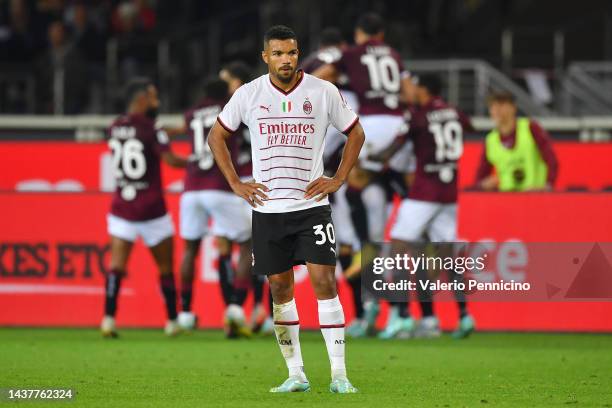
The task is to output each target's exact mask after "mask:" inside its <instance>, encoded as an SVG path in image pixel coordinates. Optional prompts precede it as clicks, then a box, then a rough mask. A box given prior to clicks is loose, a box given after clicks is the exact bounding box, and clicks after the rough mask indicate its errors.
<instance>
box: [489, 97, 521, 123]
mask: <svg viewBox="0 0 612 408" xmlns="http://www.w3.org/2000/svg"><path fill="white" fill-rule="evenodd" d="M489 114H490V115H491V119H493V122H495V124H496V125H497V126H499V125H500V124H505V123H508V122H510V121H513V120H514V119H515V118H516V106H514V104H513V103H510V102H491V104H489Z"/></svg>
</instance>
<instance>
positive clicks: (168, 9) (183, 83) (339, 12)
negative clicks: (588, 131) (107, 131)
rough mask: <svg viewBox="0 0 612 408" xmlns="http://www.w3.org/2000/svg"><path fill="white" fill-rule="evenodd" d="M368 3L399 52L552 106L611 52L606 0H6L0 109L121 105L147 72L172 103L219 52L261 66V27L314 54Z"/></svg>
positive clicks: (0, 32) (210, 68) (222, 57)
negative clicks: (123, 92) (125, 89)
mask: <svg viewBox="0 0 612 408" xmlns="http://www.w3.org/2000/svg"><path fill="white" fill-rule="evenodd" d="M364 9H370V10H373V11H376V12H378V13H380V14H381V15H382V16H383V17H384V18H385V21H386V22H387V30H386V31H387V34H386V38H387V41H388V42H389V43H390V44H391V45H392V46H394V47H395V48H396V49H398V50H400V52H401V53H402V56H403V57H404V58H406V59H408V60H410V59H420V60H423V59H435V58H445V59H448V58H477V59H480V60H483V61H487V62H488V63H490V64H492V65H493V66H495V67H497V68H499V69H500V70H501V71H502V72H503V73H504V74H506V75H508V76H509V77H510V78H512V79H514V80H516V81H517V82H518V83H520V84H522V85H523V86H524V87H526V88H528V89H529V90H530V92H531V93H532V96H534V98H535V99H536V100H539V101H540V102H541V103H542V104H544V105H546V106H549V107H552V108H558V109H557V110H563V109H561V107H560V104H561V103H562V102H560V101H559V100H560V99H561V98H554V94H555V93H556V92H560V87H561V85H562V81H563V78H564V77H565V74H566V72H567V69H568V64H567V63H568V61H573V60H590V61H593V60H595V61H600V60H605V59H609V58H610V57H612V3H610V2H608V1H605V0H591V1H586V2H582V3H581V18H580V19H576V18H575V17H574V15H575V8H574V3H573V2H549V1H543V2H532V1H523V0H511V1H506V0H493V1H484V0H414V1H400V0H390V1H367V0H359V1H346V0H335V1H321V0H310V1H305V0H294V1H291V2H286V1H277V0H265V1H246V0H237V1H234V2H232V7H231V8H228V7H227V4H226V2H224V1H220V0H175V1H162V0H87V1H86V0H0V111H2V112H3V113H38V114H43V113H47V114H79V113H111V112H116V111H117V109H118V103H119V101H120V89H121V86H122V84H125V82H126V81H127V80H129V79H130V78H132V77H134V76H140V75H146V76H149V77H152V78H155V80H156V81H157V83H158V84H159V85H160V89H161V91H162V95H161V96H162V102H163V103H162V106H163V108H162V110H163V111H165V112H176V111H179V110H182V109H184V108H185V107H187V106H188V105H189V104H190V103H192V102H193V100H194V99H195V98H196V97H197V95H194V93H195V92H197V90H198V89H200V87H197V86H194V85H199V84H200V83H201V81H202V78H204V77H206V76H207V75H209V74H213V73H216V72H218V70H219V68H220V67H221V66H222V65H223V64H224V63H226V62H228V61H232V60H237V59H239V60H243V61H245V62H247V63H248V64H250V65H251V66H257V64H258V59H257V53H254V52H253V50H257V49H259V47H260V44H259V42H258V41H259V38H261V33H262V32H263V30H264V29H265V27H268V26H269V25H271V24H274V23H278V22H283V23H285V24H288V25H290V26H292V27H294V28H295V29H296V31H297V32H298V35H299V36H300V46H301V49H302V52H303V53H304V54H307V53H308V52H309V51H312V50H313V49H315V48H316V46H317V44H318V43H319V40H320V38H319V36H320V32H321V30H322V28H324V27H327V26H337V27H339V28H340V29H341V30H342V33H343V35H344V36H345V39H346V40H347V41H349V42H350V41H351V39H352V32H353V22H354V21H355V18H356V17H357V15H358V14H359V13H360V10H364ZM259 68H260V69H263V67H262V66H261V64H260V65H259ZM409 68H410V67H409ZM464 109H465V107H464ZM466 110H467V111H468V112H469V111H470V109H466ZM565 110H566V111H567V109H565ZM563 113H573V112H563Z"/></svg>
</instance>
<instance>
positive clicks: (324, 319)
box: [318, 296, 346, 379]
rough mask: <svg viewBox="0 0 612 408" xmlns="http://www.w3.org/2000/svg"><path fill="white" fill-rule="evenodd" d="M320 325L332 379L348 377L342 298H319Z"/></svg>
mask: <svg viewBox="0 0 612 408" xmlns="http://www.w3.org/2000/svg"><path fill="white" fill-rule="evenodd" d="M318 305H319V325H320V326H321V333H323V338H324V339H325V346H326V347H327V354H328V355H329V362H330V364H331V374H332V379H336V378H346V366H345V364H344V311H343V310H342V304H341V303H340V299H339V298H338V296H336V297H335V298H333V299H325V300H318Z"/></svg>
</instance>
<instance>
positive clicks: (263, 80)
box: [218, 73, 358, 213]
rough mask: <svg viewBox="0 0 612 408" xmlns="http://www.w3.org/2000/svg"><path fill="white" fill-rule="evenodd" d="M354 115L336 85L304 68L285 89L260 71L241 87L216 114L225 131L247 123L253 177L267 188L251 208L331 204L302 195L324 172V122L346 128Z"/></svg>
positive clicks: (280, 209) (354, 119)
mask: <svg viewBox="0 0 612 408" xmlns="http://www.w3.org/2000/svg"><path fill="white" fill-rule="evenodd" d="M357 120H358V118H357V115H356V114H355V112H353V111H352V110H351V108H350V107H349V105H348V104H347V103H346V101H345V100H344V99H343V98H342V96H341V95H340V92H338V89H337V88H336V86H335V85H333V84H332V83H330V82H327V81H323V80H321V79H318V78H316V77H314V76H312V75H308V74H305V73H301V79H300V80H299V81H298V82H297V83H296V84H295V86H294V87H293V88H292V89H290V90H289V91H288V92H285V91H283V90H282V89H280V88H278V87H276V86H275V85H274V84H273V83H272V81H271V80H270V76H269V75H268V74H266V75H262V76H260V77H259V78H257V79H255V80H253V81H251V82H249V83H248V84H245V85H243V86H242V87H240V88H239V89H238V90H237V91H236V92H235V93H234V95H233V96H232V98H231V99H230V101H229V102H228V103H227V105H225V107H224V108H223V111H222V112H221V113H220V114H219V117H218V121H219V123H220V124H221V125H222V126H223V127H224V128H225V129H226V130H227V131H229V132H232V133H233V132H234V131H235V130H236V129H238V127H239V126H240V123H244V124H245V125H246V126H248V128H249V132H250V134H251V149H252V153H253V177H254V178H255V181H256V182H258V183H261V184H264V185H265V186H267V187H268V188H269V189H270V191H268V192H267V193H266V194H267V195H268V200H266V201H265V203H264V205H263V206H257V207H256V208H254V211H259V212H265V213H282V212H290V211H298V210H305V209H308V208H312V207H317V206H321V205H327V204H329V202H328V200H327V198H325V199H324V200H321V201H319V202H316V201H315V198H316V197H315V198H311V199H310V200H306V199H304V194H305V191H306V186H307V185H308V183H310V182H311V181H313V180H316V179H317V178H319V177H321V176H322V175H323V149H324V146H325V134H326V132H327V127H328V126H329V125H330V124H331V125H333V126H334V127H335V128H336V129H338V130H339V131H341V132H343V133H345V134H347V133H348V132H349V131H350V130H351V128H352V127H353V126H354V125H355V124H356V123H357Z"/></svg>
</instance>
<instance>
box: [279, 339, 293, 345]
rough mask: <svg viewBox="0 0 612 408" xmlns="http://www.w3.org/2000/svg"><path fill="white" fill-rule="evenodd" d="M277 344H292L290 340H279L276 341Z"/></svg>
mask: <svg viewBox="0 0 612 408" xmlns="http://www.w3.org/2000/svg"><path fill="white" fill-rule="evenodd" d="M278 344H280V345H281V346H291V345H292V344H293V343H291V340H284V339H280V340H279V341H278Z"/></svg>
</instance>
